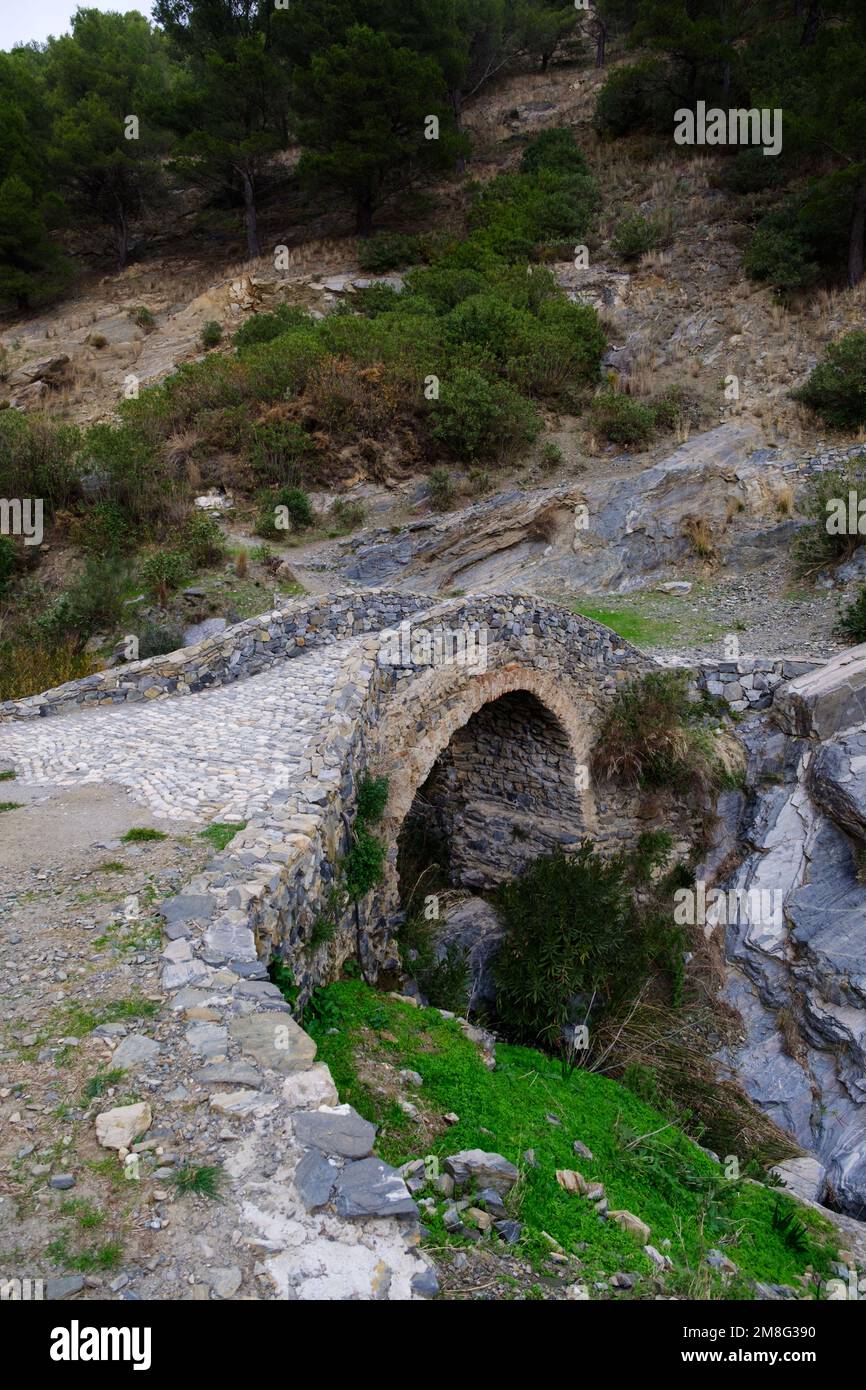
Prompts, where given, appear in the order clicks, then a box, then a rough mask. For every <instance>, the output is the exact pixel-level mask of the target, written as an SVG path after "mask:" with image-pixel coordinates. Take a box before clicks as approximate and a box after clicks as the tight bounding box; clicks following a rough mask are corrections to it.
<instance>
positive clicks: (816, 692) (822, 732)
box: [773, 644, 866, 740]
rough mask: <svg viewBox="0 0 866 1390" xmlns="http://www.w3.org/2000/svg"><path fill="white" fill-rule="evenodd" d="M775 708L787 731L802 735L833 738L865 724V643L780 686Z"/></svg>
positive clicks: (802, 736) (778, 718) (775, 713)
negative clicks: (846, 730)
mask: <svg viewBox="0 0 866 1390" xmlns="http://www.w3.org/2000/svg"><path fill="white" fill-rule="evenodd" d="M773 709H774V715H775V718H776V719H777V720H778V722H779V723H780V724H781V726H782V727H783V728H784V729H785V730H786V732H787V733H790V734H794V735H796V736H799V737H800V738H812V739H818V740H824V739H830V738H832V737H833V735H834V734H838V733H841V732H842V731H843V730H845V729H852V728H854V727H855V726H858V725H864V724H866V644H864V645H862V646H859V647H851V648H850V649H849V650H848V651H845V652H840V654H839V655H838V656H834V657H833V659H832V660H831V661H828V662H827V663H826V664H825V665H824V666H819V667H817V668H816V669H815V670H814V671H808V672H807V673H806V674H805V675H802V676H796V677H795V678H794V680H792V681H788V682H787V683H786V684H785V685H782V686H780V687H779V689H778V690H777V691H776V698H775V701H774V705H773Z"/></svg>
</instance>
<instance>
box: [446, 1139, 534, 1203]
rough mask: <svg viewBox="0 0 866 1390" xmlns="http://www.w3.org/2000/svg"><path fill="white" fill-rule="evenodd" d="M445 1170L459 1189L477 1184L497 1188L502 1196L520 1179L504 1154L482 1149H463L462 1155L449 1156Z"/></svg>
mask: <svg viewBox="0 0 866 1390" xmlns="http://www.w3.org/2000/svg"><path fill="white" fill-rule="evenodd" d="M444 1168H445V1171H446V1173H450V1174H451V1176H452V1178H453V1179H454V1185H455V1187H457V1188H461V1187H466V1186H467V1185H468V1184H469V1183H475V1184H477V1185H478V1186H481V1187H492V1188H495V1190H496V1191H497V1192H499V1193H501V1194H503V1193H506V1192H510V1191H511V1189H512V1187H513V1186H514V1184H515V1183H516V1182H517V1179H518V1178H519V1177H520V1174H519V1172H518V1170H517V1169H516V1168H515V1166H514V1164H513V1163H509V1161H508V1159H507V1158H503V1156H502V1154H493V1153H485V1152H484V1151H483V1150H482V1149H462V1150H461V1151H460V1153H456V1154H449V1155H448V1157H447V1158H446V1159H445V1163H444Z"/></svg>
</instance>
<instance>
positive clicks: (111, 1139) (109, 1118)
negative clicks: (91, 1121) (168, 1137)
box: [96, 1101, 153, 1149]
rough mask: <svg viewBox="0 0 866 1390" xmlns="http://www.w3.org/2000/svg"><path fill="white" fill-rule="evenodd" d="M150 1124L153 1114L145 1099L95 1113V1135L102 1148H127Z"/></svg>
mask: <svg viewBox="0 0 866 1390" xmlns="http://www.w3.org/2000/svg"><path fill="white" fill-rule="evenodd" d="M152 1124H153V1115H152V1113H151V1109H150V1106H149V1105H148V1103H147V1101H140V1102H139V1103H138V1104H137V1105H120V1106H117V1108H116V1109H114V1110H105V1111H103V1113H102V1114H101V1115H97V1117H96V1137H97V1139H98V1140H99V1142H100V1144H101V1145H102V1147H103V1148H104V1149H128V1148H129V1147H130V1146H131V1144H132V1141H133V1140H134V1139H136V1138H137V1137H138V1135H139V1134H144V1133H145V1131H146V1130H148V1129H150V1126H151V1125H152Z"/></svg>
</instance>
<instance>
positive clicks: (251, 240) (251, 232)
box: [241, 169, 262, 261]
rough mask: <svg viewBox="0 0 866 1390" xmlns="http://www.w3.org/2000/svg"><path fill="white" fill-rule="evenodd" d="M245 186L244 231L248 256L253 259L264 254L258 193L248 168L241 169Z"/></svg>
mask: <svg viewBox="0 0 866 1390" xmlns="http://www.w3.org/2000/svg"><path fill="white" fill-rule="evenodd" d="M241 181H242V183H243V186H244V231H245V232H246V234H247V256H248V258H249V259H250V260H251V261H252V260H255V259H256V258H257V257H258V256H260V255H261V254H262V248H261V244H260V242H259V227H258V221H257V219H256V195H255V190H254V188H253V181H252V179H251V178H250V176H249V173H248V172H247V170H246V169H242V170H241Z"/></svg>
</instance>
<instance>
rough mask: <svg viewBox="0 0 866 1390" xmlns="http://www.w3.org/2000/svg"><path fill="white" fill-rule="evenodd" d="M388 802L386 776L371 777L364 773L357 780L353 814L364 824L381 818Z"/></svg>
mask: <svg viewBox="0 0 866 1390" xmlns="http://www.w3.org/2000/svg"><path fill="white" fill-rule="evenodd" d="M387 804H388V778H387V777H371V776H370V775H369V774H368V773H365V774H364V775H363V777H361V778H360V780H359V782H358V790H357V792H356V794H355V815H356V816H357V818H358V820H360V821H363V822H364V824H365V825H375V823H376V821H379V820H381V819H382V814H383V812H384V810H385V807H386V805H387Z"/></svg>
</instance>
